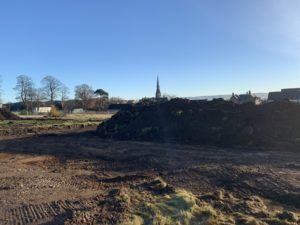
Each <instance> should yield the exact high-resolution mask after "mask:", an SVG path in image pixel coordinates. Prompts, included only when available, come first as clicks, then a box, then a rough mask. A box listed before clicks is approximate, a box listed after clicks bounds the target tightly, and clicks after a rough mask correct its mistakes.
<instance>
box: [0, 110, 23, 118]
mask: <svg viewBox="0 0 300 225" xmlns="http://www.w3.org/2000/svg"><path fill="white" fill-rule="evenodd" d="M18 119H20V118H19V117H18V116H16V115H15V114H13V113H11V112H9V111H7V110H6V109H0V120H18Z"/></svg>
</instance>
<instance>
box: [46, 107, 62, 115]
mask: <svg viewBox="0 0 300 225" xmlns="http://www.w3.org/2000/svg"><path fill="white" fill-rule="evenodd" d="M49 116H50V117H60V116H61V112H60V111H59V110H58V109H57V108H56V107H55V106H54V105H53V106H51V110H50V112H49Z"/></svg>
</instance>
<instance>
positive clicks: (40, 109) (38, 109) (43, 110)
mask: <svg viewBox="0 0 300 225" xmlns="http://www.w3.org/2000/svg"><path fill="white" fill-rule="evenodd" d="M33 111H34V112H35V113H50V111H51V107H36V108H34V110H33Z"/></svg>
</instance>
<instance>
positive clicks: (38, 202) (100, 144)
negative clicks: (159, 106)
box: [0, 128, 300, 225]
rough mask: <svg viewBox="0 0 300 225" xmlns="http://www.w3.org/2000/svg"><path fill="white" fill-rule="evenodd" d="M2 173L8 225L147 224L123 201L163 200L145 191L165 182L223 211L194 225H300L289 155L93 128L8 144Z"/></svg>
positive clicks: (1, 209)
mask: <svg viewBox="0 0 300 225" xmlns="http://www.w3.org/2000/svg"><path fill="white" fill-rule="evenodd" d="M0 171H1V173H0V224H3V225H25V224H43V225H46V224H47V225H52V224H53V225H54V224H55V225H56V224H58V225H59V224H118V223H120V224H122V222H123V224H134V223H133V222H132V223H131V222H127V223H124V221H130V220H129V219H130V218H129V217H130V215H131V214H133V213H136V214H137V215H139V216H140V217H143V215H142V214H141V213H140V212H137V210H136V211H135V212H133V208H134V207H136V208H138V207H139V206H140V205H143V204H144V203H141V202H137V200H136V199H139V197H140V195H138V196H139V197H134V198H136V199H134V198H131V200H128V201H127V200H126V201H125V200H124V201H123V198H119V196H123V195H122V193H123V192H124V191H125V192H126V191H127V192H126V193H127V194H126V196H128V195H131V194H128V193H133V192H134V193H136V194H132V196H137V194H140V193H144V194H143V195H145V193H148V192H149V193H150V191H151V193H152V195H155V196H160V195H161V194H164V193H163V192H164V191H161V192H160V191H159V190H155V191H153V190H152V189H150V188H149V185H148V186H147V185H146V186H145V185H144V184H151V182H153V181H157V179H159V180H161V181H163V182H165V183H166V184H167V186H168V187H169V189H170V190H171V192H172V190H185V191H187V192H188V193H192V195H193V196H195V199H196V200H195V201H196V202H197V204H198V205H201V207H202V206H203V204H204V203H205V204H206V206H207V205H209V207H210V212H211V211H212V210H215V211H216V213H215V214H214V213H211V214H205V216H206V217H205V218H208V217H209V216H207V215H210V216H211V217H213V218H215V220H214V221H215V222H214V221H213V220H210V221H211V222H209V221H208V220H207V221H206V222H205V219H203V218H204V217H201V220H200V219H199V220H198V221H196V222H195V221H194V222H191V223H190V224H300V220H299V218H298V217H297V215H296V214H297V213H299V212H300V153H299V152H295V151H294V152H293V151H288V150H287V149H282V150H281V151H278V150H276V151H275V150H272V149H255V148H248V149H246V148H230V149H227V148H217V147H211V146H197V145H194V146H191V145H178V144H159V143H147V142H143V143H141V142H129V141H111V140H104V139H100V138H99V137H98V136H97V135H96V134H95V131H94V129H91V128H87V129H83V130H82V129H81V130H77V131H68V133H56V134H55V133H53V134H46V135H34V136H31V137H18V138H17V137H6V138H3V137H2V139H0ZM164 188H165V187H164ZM169 189H167V190H169ZM164 190H165V189H164ZM158 192H159V193H158ZM116 196H117V197H116ZM145 198H146V197H145ZM116 199H118V201H116ZM120 199H121V200H120ZM151 199H152V200H151V201H153V202H154V200H153V198H151ZM129 202H130V203H129ZM126 204H127V205H126ZM130 204H131V205H130ZM143 207H144V206H143ZM201 207H200V208H201ZM198 208H199V207H198ZM199 215H200V214H199ZM201 215H202V214H201ZM203 215H204V214H203ZM221 215H222V218H221V219H220V218H217V217H221ZM144 217H145V216H144ZM135 218H136V217H135ZM174 218H175V217H174ZM174 218H173V219H174ZM176 218H177V217H176ZM176 218H175V219H176ZM131 219H132V218H131ZM144 221H146V220H144ZM201 221H202V222H203V221H204V222H203V223H202V222H201ZM216 221H219V222H216ZM135 222H136V223H135V224H143V223H138V222H137V221H135ZM145 224H152V223H151V222H149V220H148V222H145ZM157 224H168V223H167V222H166V223H163V222H161V223H157ZM170 224H172V222H170ZM182 224H184V223H183V222H182Z"/></svg>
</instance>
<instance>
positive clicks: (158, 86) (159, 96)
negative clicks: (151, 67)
mask: <svg viewBox="0 0 300 225" xmlns="http://www.w3.org/2000/svg"><path fill="white" fill-rule="evenodd" d="M155 97H156V99H160V98H161V92H160V85H159V77H158V75H157V84H156V94H155Z"/></svg>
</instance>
